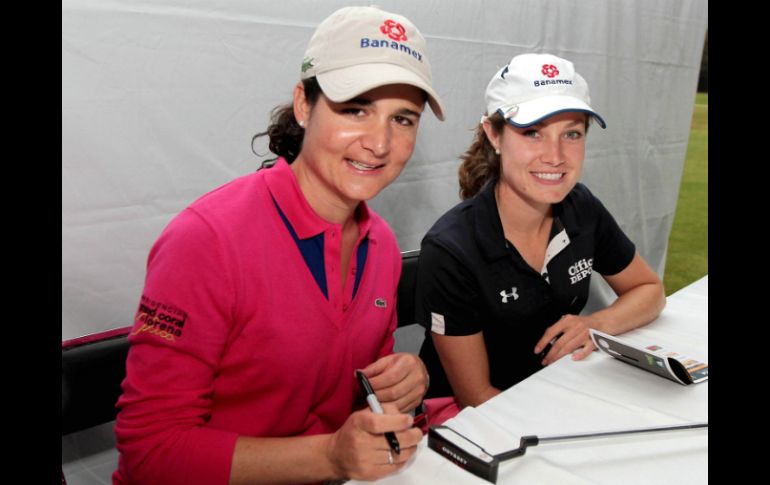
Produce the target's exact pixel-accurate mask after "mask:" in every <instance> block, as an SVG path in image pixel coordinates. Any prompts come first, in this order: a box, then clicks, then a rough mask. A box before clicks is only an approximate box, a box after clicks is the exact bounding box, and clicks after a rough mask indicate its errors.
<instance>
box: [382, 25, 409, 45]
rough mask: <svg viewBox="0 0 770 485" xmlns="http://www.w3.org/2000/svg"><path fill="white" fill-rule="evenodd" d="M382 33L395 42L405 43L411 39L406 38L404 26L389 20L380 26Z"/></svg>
mask: <svg viewBox="0 0 770 485" xmlns="http://www.w3.org/2000/svg"><path fill="white" fill-rule="evenodd" d="M380 32H382V33H383V34H385V35H387V36H388V37H390V38H391V39H393V40H396V41H401V42H405V41H407V40H409V39H407V37H406V29H405V28H404V26H403V25H401V24H400V23H398V22H396V21H395V20H391V19H388V20H386V21H385V22H383V24H382V25H381V26H380Z"/></svg>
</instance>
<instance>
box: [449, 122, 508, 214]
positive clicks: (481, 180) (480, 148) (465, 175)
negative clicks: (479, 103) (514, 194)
mask: <svg viewBox="0 0 770 485" xmlns="http://www.w3.org/2000/svg"><path fill="white" fill-rule="evenodd" d="M489 122H490V123H491V124H492V129H493V130H495V131H496V132H498V133H500V132H502V131H503V126H504V125H505V120H504V119H503V117H502V116H500V113H494V114H492V116H490V117H489ZM460 159H461V160H462V161H463V163H462V164H460V168H459V169H458V170H457V173H458V175H459V179H460V198H461V199H463V200H465V199H469V198H471V197H473V196H474V195H476V194H477V193H478V192H479V190H481V187H483V186H484V184H485V183H486V182H487V181H488V180H490V179H493V178H497V177H498V176H499V175H500V155H498V154H496V153H495V147H493V146H492V143H491V142H490V141H489V138H487V134H486V133H485V132H484V126H483V125H482V124H481V123H479V125H478V127H476V137H475V138H474V140H473V143H471V146H470V148H468V151H466V152H465V155H463V156H462V157H460Z"/></svg>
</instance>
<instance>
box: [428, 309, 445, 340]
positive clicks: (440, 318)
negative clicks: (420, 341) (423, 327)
mask: <svg viewBox="0 0 770 485" xmlns="http://www.w3.org/2000/svg"><path fill="white" fill-rule="evenodd" d="M430 331H431V332H433V333H437V334H439V335H445V334H446V325H445V324H444V315H440V314H438V313H433V312H431V314H430Z"/></svg>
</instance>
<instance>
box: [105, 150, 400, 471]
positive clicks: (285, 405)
mask: <svg viewBox="0 0 770 485" xmlns="http://www.w3.org/2000/svg"><path fill="white" fill-rule="evenodd" d="M273 200H275V201H276V203H277V204H278V205H279V206H280V208H281V210H282V211H283V213H284V214H285V215H286V217H287V218H288V220H289V222H290V223H291V225H292V227H293V228H294V230H295V231H296V232H297V235H298V236H299V237H300V238H305V237H308V236H312V235H316V234H318V233H320V232H323V233H324V241H325V245H324V260H325V266H326V275H327V283H328V284H327V287H328V291H329V299H328V300H327V299H326V298H325V297H324V296H323V294H322V292H321V290H320V289H319V287H318V284H317V283H316V282H315V280H314V279H313V276H312V274H311V273H310V270H309V269H308V267H307V265H306V264H305V261H304V260H303V258H302V255H301V254H300V251H299V249H298V248H297V245H296V243H295V242H294V240H293V239H292V237H291V235H290V234H289V232H288V230H287V228H286V226H285V224H284V223H283V221H282V220H281V218H280V216H279V214H278V212H277V210H276V208H275V205H274V202H273ZM358 212H359V227H360V235H359V240H358V242H357V243H356V247H355V248H354V252H353V254H356V251H357V249H358V245H359V244H360V242H361V239H362V238H363V237H364V236H368V238H369V251H368V255H367V260H366V264H365V266H364V274H363V275H362V277H361V281H360V283H359V288H358V290H357V293H356V296H355V298H352V295H353V283H354V278H353V276H352V275H353V274H354V273H355V271H356V270H357V268H355V260H356V258H351V270H350V271H351V275H349V276H348V277H347V278H346V286H345V288H344V289H340V285H339V284H338V283H336V282H339V281H340V275H339V260H340V258H339V254H340V241H341V235H342V233H341V229H342V227H341V226H340V225H335V224H330V223H328V222H326V221H324V220H322V219H321V218H319V217H318V216H317V215H316V214H315V212H314V211H313V210H312V208H311V207H310V206H309V204H308V203H307V201H306V200H305V198H304V196H303V195H302V193H301V191H300V190H299V186H298V185H297V181H296V179H295V177H294V174H293V172H292V171H291V169H290V168H289V165H288V164H287V163H286V162H285V161H284V160H283V159H280V160H279V161H278V162H277V163H276V165H275V166H274V167H273V168H270V169H265V170H260V171H259V172H256V173H254V174H251V175H247V176H244V177H241V178H238V179H236V180H234V181H232V182H230V183H228V184H226V185H224V186H222V187H220V188H218V189H216V190H214V191H212V192H210V193H208V194H206V195H205V196H203V197H201V198H200V199H198V200H197V201H196V202H194V203H193V204H192V205H191V206H189V207H188V208H187V209H185V210H184V211H182V212H181V213H180V214H179V215H178V216H177V217H176V218H175V219H174V220H172V221H171V223H170V224H169V225H168V227H167V228H166V229H165V230H164V231H163V233H162V234H161V236H160V238H159V239H158V240H157V242H156V243H155V245H154V246H153V248H152V250H151V252H150V255H149V259H148V265H147V278H146V282H145V288H144V293H143V295H142V301H141V303H140V306H139V310H138V311H137V315H136V321H135V323H134V328H133V330H132V334H131V335H130V337H129V341H130V342H131V350H130V352H129V355H128V361H127V364H126V371H127V372H126V374H127V375H126V379H125V380H124V381H123V395H122V396H121V397H120V399H119V401H118V407H120V408H121V411H120V414H119V415H118V418H117V422H116V425H115V433H116V435H117V440H118V450H119V451H120V460H119V464H118V470H117V471H116V472H115V474H114V475H113V483H117V484H128V483H142V484H155V483H157V484H165V485H170V484H174V483H185V484H201V485H204V484H205V485H217V484H226V483H227V482H228V479H229V476H230V466H231V463H232V457H233V450H234V447H235V441H236V439H237V437H238V436H239V435H246V436H263V437H277V436H300V435H310V434H319V433H329V432H333V431H335V430H337V429H338V428H339V427H340V426H341V425H342V424H343V423H344V421H345V419H346V418H347V417H348V416H349V414H350V413H351V411H352V410H353V407H354V403H355V401H356V399H357V396H358V395H359V389H358V386H357V384H356V381H355V379H354V377H353V370H354V369H356V368H362V367H365V366H367V365H369V364H370V363H371V362H373V361H375V360H376V359H377V358H379V357H381V356H384V355H387V354H390V353H392V351H393V332H394V331H395V328H396V312H395V308H396V288H397V285H398V280H399V277H400V272H401V256H400V252H399V248H398V245H397V243H396V240H395V237H394V235H393V233H392V231H391V230H390V228H389V227H388V226H387V224H386V223H385V222H384V221H383V220H382V219H381V218H380V217H379V216H378V215H377V214H375V213H374V212H373V211H370V210H369V209H368V208H367V206H366V204H364V203H362V204H361V207H360V208H359V211H358Z"/></svg>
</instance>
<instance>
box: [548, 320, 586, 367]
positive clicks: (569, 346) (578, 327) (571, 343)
mask: <svg viewBox="0 0 770 485" xmlns="http://www.w3.org/2000/svg"><path fill="white" fill-rule="evenodd" d="M589 321H590V317H584V316H579V315H564V316H563V317H561V319H559V321H558V322H556V323H554V324H553V325H551V326H550V327H548V329H547V330H546V331H545V333H544V334H543V336H542V337H541V338H540V340H539V341H538V342H537V345H536V346H535V353H536V354H539V353H540V352H542V351H543V349H545V348H546V346H547V345H548V342H551V341H552V340H553V339H554V338H556V337H558V338H557V339H556V341H555V342H554V343H553V345H552V346H551V350H550V351H549V352H548V354H546V355H545V358H544V359H543V365H548V364H552V363H554V362H556V361H557V360H559V359H561V358H562V357H564V356H565V355H567V354H572V353H573V352H575V350H576V349H580V348H581V347H582V349H581V350H579V351H577V352H575V353H574V354H572V360H582V359H585V358H586V357H587V356H588V355H589V354H590V353H591V352H593V350H594V348H595V347H594V344H593V341H592V340H591V336H590V335H589V333H588V329H589Z"/></svg>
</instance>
